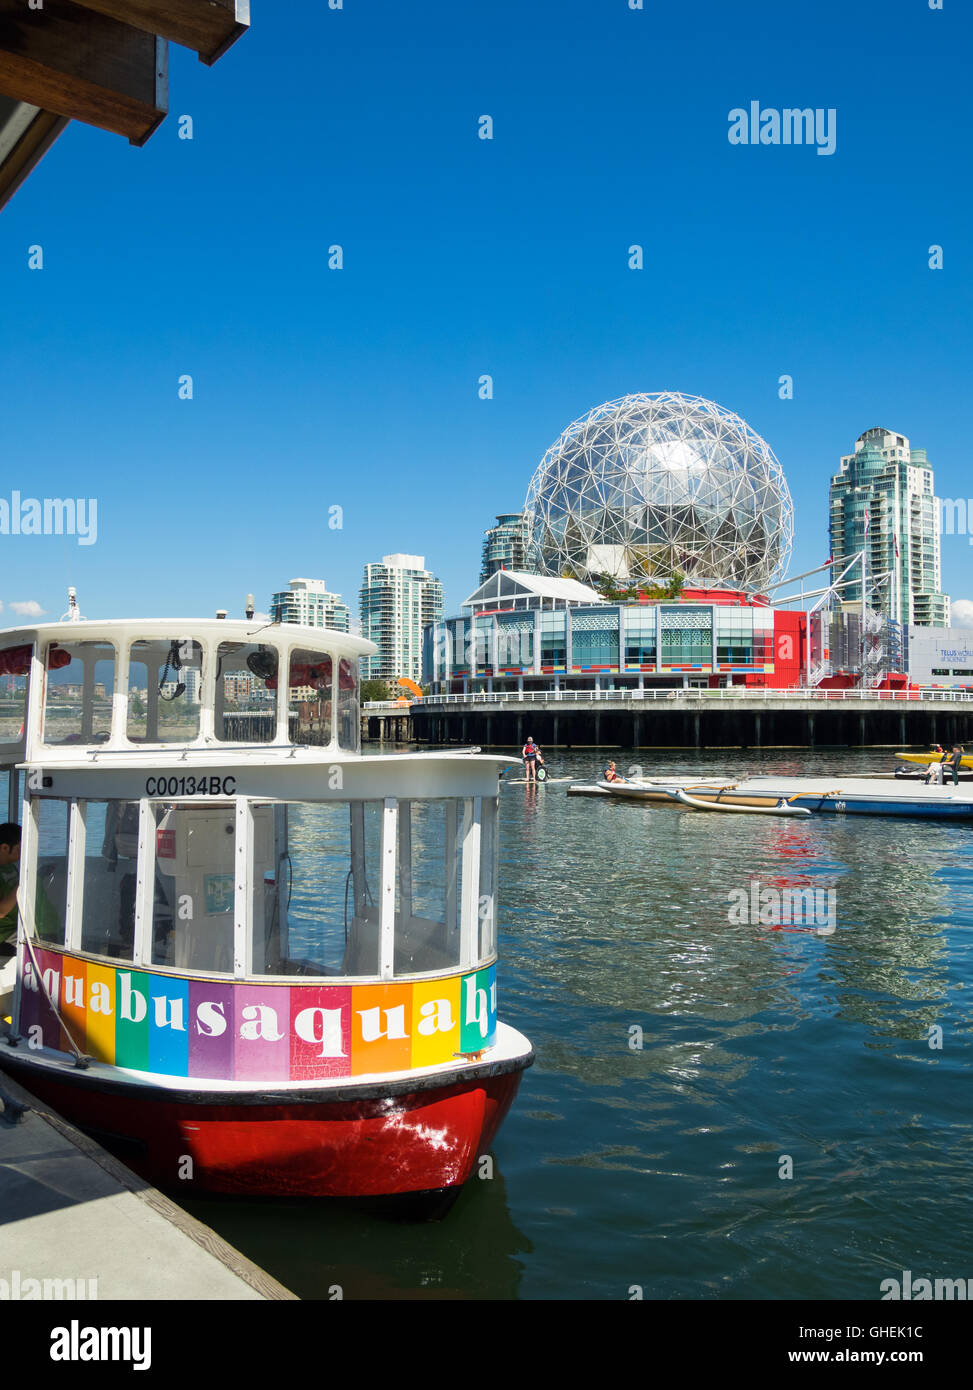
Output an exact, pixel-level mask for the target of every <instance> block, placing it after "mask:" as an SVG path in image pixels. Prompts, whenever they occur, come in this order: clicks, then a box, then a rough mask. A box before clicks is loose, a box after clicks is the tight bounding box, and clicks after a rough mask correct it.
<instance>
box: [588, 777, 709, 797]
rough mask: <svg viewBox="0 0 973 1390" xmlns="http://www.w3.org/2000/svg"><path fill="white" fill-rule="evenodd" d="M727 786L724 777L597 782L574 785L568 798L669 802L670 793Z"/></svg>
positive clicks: (649, 778)
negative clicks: (610, 798)
mask: <svg viewBox="0 0 973 1390" xmlns="http://www.w3.org/2000/svg"><path fill="white" fill-rule="evenodd" d="M726 785H727V783H726V778H725V777H704V778H700V779H697V780H691V779H689V778H687V777H659V778H651V777H647V778H642V779H641V780H639V781H638V782H626V781H623V780H622V779H619V780H618V781H617V782H597V783H595V785H594V786H591V785H589V784H585V783H575V785H574V786H571V787H568V795H569V796H616V797H622V798H623V799H625V800H630V801H671V800H672V795H671V793H672V792H674V791H679V790H681V789H683V788H688V789H689V790H690V791H696V790H697V789H699V790H703V791H708V790H713V791H718V790H719V789H720V788H722V787H725V786H726Z"/></svg>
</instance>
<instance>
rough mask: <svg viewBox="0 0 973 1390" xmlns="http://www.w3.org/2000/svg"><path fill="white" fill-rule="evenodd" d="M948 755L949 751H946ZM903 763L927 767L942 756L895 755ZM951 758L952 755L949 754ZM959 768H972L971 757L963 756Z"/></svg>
mask: <svg viewBox="0 0 973 1390" xmlns="http://www.w3.org/2000/svg"><path fill="white" fill-rule="evenodd" d="M947 752H948V753H949V750H947ZM895 756H896V757H897V758H898V759H899V761H900V762H903V763H919V764H920V765H921V766H928V765H929V763H938V762H939V760H940V758H941V757H942V756H943V755H942V753H896V755H895ZM949 756H950V757H951V756H952V754H951V753H949ZM960 767H968V768H973V757H971V756H970V755H969V754H964V756H963V761H962V762H961V763H960Z"/></svg>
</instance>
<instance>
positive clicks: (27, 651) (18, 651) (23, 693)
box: [0, 642, 34, 743]
mask: <svg viewBox="0 0 973 1390" xmlns="http://www.w3.org/2000/svg"><path fill="white" fill-rule="evenodd" d="M33 654H34V648H33V646H32V645H31V644H30V643H29V642H28V643H26V644H25V643H22V642H21V643H18V644H17V645H16V646H12V647H3V648H0V743H19V742H20V740H21V739H22V738H23V735H24V721H25V719H26V718H27V681H28V677H29V674H30V660H31V657H32V656H33Z"/></svg>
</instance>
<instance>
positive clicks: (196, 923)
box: [150, 802, 265, 974]
mask: <svg viewBox="0 0 973 1390" xmlns="http://www.w3.org/2000/svg"><path fill="white" fill-rule="evenodd" d="M153 811H154V818H155V825H154V829H155V847H156V855H155V890H154V893H153V903H152V953H151V959H152V964H153V965H169V966H172V967H173V968H175V969H177V970H208V971H217V972H222V973H225V974H232V972H233V887H234V877H233V845H234V840H235V834H234V831H235V811H234V806H233V803H232V802H227V803H215V804H210V803H207V804H206V805H203V806H199V805H177V806H174V805H171V804H170V805H167V804H156V805H155V806H154V808H153ZM150 829H151V827H150ZM256 852H257V853H258V856H259V855H264V854H265V849H264V847H262V846H261V843H260V840H259V836H258V839H257V844H256ZM256 862H262V860H261V859H260V858H259V857H258V859H257V861H256Z"/></svg>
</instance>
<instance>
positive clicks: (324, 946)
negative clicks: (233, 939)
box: [253, 801, 382, 976]
mask: <svg viewBox="0 0 973 1390" xmlns="http://www.w3.org/2000/svg"><path fill="white" fill-rule="evenodd" d="M271 810H272V813H273V843H272V846H271V853H270V854H269V855H268V854H267V853H266V850H265V849H264V848H263V847H262V846H265V845H266V840H265V839H264V840H262V837H261V833H260V829H259V826H260V821H259V817H260V816H261V815H263V814H268V813H269V812H270V811H271ZM381 841H382V803H381V802H380V801H356V802H347V801H335V802H323V803H310V804H309V803H307V802H297V803H292V804H290V805H286V806H276V807H274V808H268V810H267V812H265V810H264V808H263V807H260V806H255V807H254V890H255V891H254V910H253V971H254V974H258V975H259V974H267V975H315V976H329V975H330V976H334V975H353V976H363V975H364V976H377V975H378V973H379V931H378V903H379V898H380V892H381V890H380V873H381V847H382V846H381Z"/></svg>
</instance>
